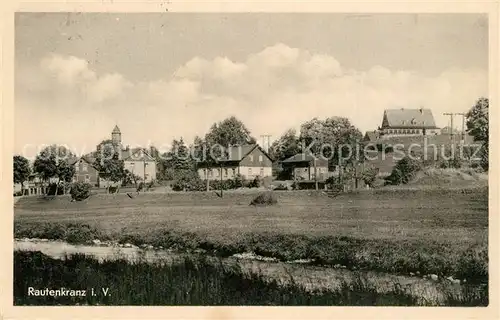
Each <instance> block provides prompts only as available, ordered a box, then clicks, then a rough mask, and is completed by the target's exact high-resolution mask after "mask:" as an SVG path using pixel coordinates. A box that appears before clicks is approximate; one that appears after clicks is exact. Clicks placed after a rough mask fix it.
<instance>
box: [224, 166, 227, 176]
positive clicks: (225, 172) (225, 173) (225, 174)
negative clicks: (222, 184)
mask: <svg viewBox="0 0 500 320" xmlns="http://www.w3.org/2000/svg"><path fill="white" fill-rule="evenodd" d="M224 177H227V168H226V169H224Z"/></svg>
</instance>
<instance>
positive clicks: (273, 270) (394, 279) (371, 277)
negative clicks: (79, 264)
mask: <svg viewBox="0 0 500 320" xmlns="http://www.w3.org/2000/svg"><path fill="white" fill-rule="evenodd" d="M14 250H21V251H40V252H42V253H44V254H46V255H48V256H50V257H52V258H55V259H63V258H64V257H65V256H66V255H70V254H75V253H81V254H86V255H91V256H93V257H95V258H96V259H98V260H99V261H103V260H114V259H126V260H128V261H130V262H134V261H139V260H141V261H147V262H150V263H154V262H161V263H167V264H173V263H176V262H180V261H182V259H184V258H185V257H188V256H194V255H197V254H188V253H184V254H182V253H175V252H172V251H169V250H157V249H154V250H153V249H142V248H137V247H120V246H103V245H74V244H69V243H66V242H62V241H47V240H41V239H38V240H37V239H22V240H21V239H17V240H15V241H14ZM207 257H208V258H209V259H214V261H220V260H222V262H223V263H224V264H227V265H231V264H233V265H234V264H238V265H239V266H240V267H241V269H242V271H243V272H248V273H257V274H261V275H263V276H264V277H265V278H266V279H269V280H277V281H278V282H279V283H282V284H286V283H290V282H291V279H292V278H293V281H294V282H295V283H297V284H300V285H302V286H303V287H304V288H305V289H307V290H315V289H330V290H332V289H333V290H335V289H336V288H338V287H339V285H340V284H341V283H342V282H347V283H349V282H352V281H353V280H354V279H357V278H358V277H359V276H361V278H362V279H363V281H364V282H367V283H368V284H369V285H373V286H374V287H375V288H376V289H377V291H378V292H387V291H392V290H393V288H394V284H395V283H398V284H399V285H400V286H401V287H402V288H403V289H405V290H409V292H411V293H412V295H414V296H416V297H418V298H419V299H423V300H424V299H425V301H426V303H427V304H428V303H431V304H440V303H441V302H443V301H444V298H445V296H444V294H443V290H442V289H443V287H444V286H445V287H446V289H447V290H448V291H449V290H450V289H451V290H452V291H455V290H456V292H457V293H458V292H460V285H459V284H454V283H449V282H446V281H444V282H437V281H433V280H430V279H423V278H420V277H410V276H402V275H392V274H386V273H380V272H373V271H351V270H347V269H335V268H327V267H319V266H311V265H306V264H303V263H286V262H276V261H260V260H258V259H255V257H257V256H255V255H252V254H241V255H235V256H232V257H228V258H218V257H214V256H207Z"/></svg>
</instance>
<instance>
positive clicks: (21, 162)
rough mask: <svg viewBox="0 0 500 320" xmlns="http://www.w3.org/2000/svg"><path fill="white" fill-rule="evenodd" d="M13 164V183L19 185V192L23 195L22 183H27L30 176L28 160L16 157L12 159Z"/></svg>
mask: <svg viewBox="0 0 500 320" xmlns="http://www.w3.org/2000/svg"><path fill="white" fill-rule="evenodd" d="M13 164H14V183H20V184H21V190H22V191H23V193H24V182H26V181H28V179H29V177H30V175H31V168H30V163H29V161H28V159H26V158H25V157H23V156H20V155H16V156H14V159H13Z"/></svg>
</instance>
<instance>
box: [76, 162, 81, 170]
mask: <svg viewBox="0 0 500 320" xmlns="http://www.w3.org/2000/svg"><path fill="white" fill-rule="evenodd" d="M79 170H80V164H79V163H78V162H77V163H76V164H75V172H78V171H79Z"/></svg>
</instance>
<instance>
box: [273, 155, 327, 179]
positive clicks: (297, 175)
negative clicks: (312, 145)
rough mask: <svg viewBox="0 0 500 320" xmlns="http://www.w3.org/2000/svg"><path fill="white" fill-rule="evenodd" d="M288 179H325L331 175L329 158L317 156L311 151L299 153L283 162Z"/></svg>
mask: <svg viewBox="0 0 500 320" xmlns="http://www.w3.org/2000/svg"><path fill="white" fill-rule="evenodd" d="M281 165H282V167H283V170H284V171H285V172H287V173H288V179H293V180H306V181H312V180H315V179H316V177H317V180H318V181H323V180H325V179H327V178H328V177H329V174H328V159H325V158H323V157H317V156H315V155H313V154H312V153H310V152H306V153H298V154H296V155H294V156H291V157H290V158H288V159H285V160H283V161H282V162H281Z"/></svg>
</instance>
